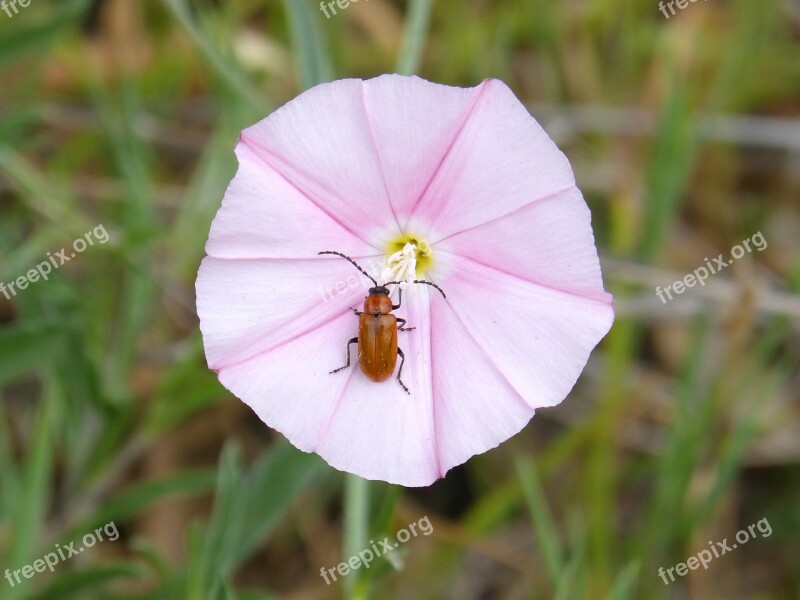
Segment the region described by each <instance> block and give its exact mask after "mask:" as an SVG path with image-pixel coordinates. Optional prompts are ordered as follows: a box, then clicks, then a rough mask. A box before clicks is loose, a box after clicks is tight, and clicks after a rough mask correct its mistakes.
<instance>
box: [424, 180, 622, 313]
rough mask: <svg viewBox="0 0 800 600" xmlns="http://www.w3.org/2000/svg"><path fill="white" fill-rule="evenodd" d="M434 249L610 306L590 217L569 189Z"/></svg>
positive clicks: (576, 193)
mask: <svg viewBox="0 0 800 600" xmlns="http://www.w3.org/2000/svg"><path fill="white" fill-rule="evenodd" d="M436 250H437V252H445V253H453V254H456V255H459V256H462V257H466V258H470V259H472V260H474V261H476V262H478V263H481V264H484V265H488V266H491V267H493V268H495V269H497V270H499V271H502V272H504V273H508V274H510V275H514V276H516V277H519V278H520V279H524V280H527V281H531V282H533V283H537V284H539V285H543V286H546V287H549V288H551V289H554V290H560V291H563V292H566V293H571V294H574V295H577V296H583V297H586V298H591V299H595V300H597V301H600V302H606V303H608V302H610V301H611V296H610V295H609V294H607V293H606V292H605V291H603V279H602V275H601V273H600V262H599V260H598V258H597V249H596V248H595V245H594V235H593V233H592V226H591V214H590V213H589V209H588V207H587V206H586V203H585V202H584V200H583V196H582V195H581V193H580V191H579V190H578V189H577V188H574V187H573V188H570V189H568V190H566V191H563V192H561V193H559V194H556V195H554V196H551V197H549V198H547V199H544V200H539V201H535V202H531V203H529V204H528V205H526V206H525V207H523V208H521V209H519V210H516V211H514V212H512V213H511V214H509V215H506V216H504V217H501V218H499V219H496V220H494V221H490V222H488V223H485V224H482V225H478V226H476V227H474V228H472V229H469V230H467V231H463V232H461V233H457V234H454V235H452V236H451V237H449V238H448V239H446V240H444V241H442V242H439V243H437V244H436Z"/></svg>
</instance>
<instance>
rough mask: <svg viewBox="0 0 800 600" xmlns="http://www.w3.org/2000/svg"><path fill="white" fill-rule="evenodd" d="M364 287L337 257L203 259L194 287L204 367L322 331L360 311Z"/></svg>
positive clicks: (236, 360) (215, 366)
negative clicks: (336, 321) (343, 317)
mask: <svg viewBox="0 0 800 600" xmlns="http://www.w3.org/2000/svg"><path fill="white" fill-rule="evenodd" d="M365 262H366V261H365ZM368 285H369V280H367V279H366V278H365V277H363V276H362V275H361V274H360V273H358V272H357V271H356V270H355V269H353V267H352V265H350V264H349V263H348V262H347V261H345V260H341V259H337V258H331V257H317V258H314V259H308V260H297V259H295V260H264V259H253V260H232V259H219V258H215V257H210V256H209V257H206V258H205V259H204V260H203V263H202V265H201V266H200V271H199V273H198V276H197V284H196V288H197V312H198V315H199V317H200V329H201V330H202V332H203V343H204V345H205V349H206V358H207V360H208V365H209V367H211V368H212V369H216V370H220V369H222V368H224V367H226V366H231V365H233V364H237V363H239V362H242V361H244V360H247V359H249V358H252V357H253V356H256V355H259V354H264V353H267V352H269V351H271V350H272V349H274V348H276V347H278V346H280V345H283V344H286V343H288V342H289V341H291V340H292V339H294V338H296V337H300V336H302V335H303V334H305V333H306V332H308V331H311V330H313V329H316V328H320V327H323V326H326V325H327V324H328V323H330V322H331V321H333V320H334V319H336V318H338V317H339V316H340V315H342V314H343V313H344V312H350V310H349V307H350V306H354V307H360V306H361V305H362V304H363V299H364V296H365V295H366V294H365V289H366V287H367V286H368ZM351 314H352V313H351Z"/></svg>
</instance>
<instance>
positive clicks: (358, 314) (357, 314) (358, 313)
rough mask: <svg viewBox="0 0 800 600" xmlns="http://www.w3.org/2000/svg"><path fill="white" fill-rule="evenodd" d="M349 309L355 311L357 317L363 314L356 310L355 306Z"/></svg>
mask: <svg viewBox="0 0 800 600" xmlns="http://www.w3.org/2000/svg"><path fill="white" fill-rule="evenodd" d="M350 310H352V311H353V312H354V313H356V316H357V317H360V316H361V315H363V314H364V313H363V312H358V311H357V310H356V309H355V308H353V307H352V306H351V307H350Z"/></svg>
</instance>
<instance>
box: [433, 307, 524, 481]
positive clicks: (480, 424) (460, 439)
mask: <svg viewBox="0 0 800 600" xmlns="http://www.w3.org/2000/svg"><path fill="white" fill-rule="evenodd" d="M432 312H433V317H432V323H431V333H430V337H431V339H432V341H433V343H432V365H433V381H432V383H433V406H432V410H433V416H434V423H435V432H436V451H437V461H438V467H439V470H440V472H441V474H442V476H444V474H445V473H446V472H447V471H448V470H450V469H451V468H453V467H455V466H457V465H460V464H462V463H464V462H466V461H467V460H468V459H469V458H470V457H471V456H474V455H476V454H480V453H482V452H486V451H487V450H489V449H490V448H494V447H496V446H497V445H498V444H500V443H501V442H504V441H505V440H507V439H508V438H510V437H512V436H513V435H515V434H516V433H518V432H519V431H520V430H521V429H522V428H523V427H525V425H526V424H527V423H528V421H529V420H530V419H531V417H533V413H534V409H533V408H532V407H531V405H529V404H528V403H527V402H525V400H523V398H522V397H521V396H520V394H519V392H518V391H517V390H516V389H514V387H513V386H512V385H511V384H510V383H509V382H508V380H507V379H506V378H505V376H504V375H503V372H502V371H501V370H500V369H499V368H498V367H497V365H496V362H495V359H494V358H493V357H492V356H490V355H489V354H488V353H487V351H486V350H485V349H483V348H482V347H481V346H480V345H479V344H478V343H477V342H476V341H475V339H474V338H473V337H472V336H471V335H470V334H469V332H468V331H467V329H466V328H465V326H464V324H463V323H462V322H461V321H460V320H459V317H458V315H456V313H455V312H454V310H453V309H452V308H450V306H449V305H448V304H446V303H444V302H443V303H441V306H440V307H438V308H435V309H434V310H433V311H432Z"/></svg>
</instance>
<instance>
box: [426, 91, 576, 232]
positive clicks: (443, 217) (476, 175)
mask: <svg viewBox="0 0 800 600" xmlns="http://www.w3.org/2000/svg"><path fill="white" fill-rule="evenodd" d="M480 90H481V95H480V97H479V98H478V100H477V102H476V104H475V106H474V108H473V110H472V111H471V114H470V115H469V118H468V120H467V122H466V123H465V125H464V127H463V128H462V129H461V130H460V131H459V132H458V136H457V138H456V139H455V141H454V143H453V146H452V148H451V150H450V151H449V152H448V154H447V155H446V157H445V159H444V161H443V163H442V164H441V165H440V167H439V169H438V170H437V172H436V175H435V177H434V178H433V180H432V181H431V184H430V186H429V187H428V188H427V190H426V191H425V193H424V195H423V197H422V198H421V199H420V202H419V203H418V205H417V207H416V209H415V210H414V214H413V217H412V219H413V220H414V222H427V223H429V224H431V227H432V228H433V227H435V229H436V231H437V232H438V234H441V235H442V237H447V236H449V235H451V234H453V233H456V232H459V231H463V230H465V229H469V228H471V227H475V226H476V225H479V224H481V223H484V222H487V221H490V220H492V219H496V218H498V217H500V216H503V215H506V214H508V213H510V212H512V211H514V210H516V209H518V208H520V207H522V206H524V205H526V204H528V203H529V202H531V201H532V200H536V199H539V198H545V197H547V196H549V195H551V194H553V193H555V192H558V191H560V190H564V189H566V188H568V187H570V186H573V185H574V183H575V179H574V177H573V175H572V169H571V167H570V165H569V161H567V158H566V157H565V156H564V155H563V154H562V152H561V151H560V150H559V149H558V148H557V147H556V145H555V144H554V143H553V141H552V140H551V139H550V138H549V137H548V135H547V133H545V131H544V130H543V129H542V128H541V126H540V125H539V124H538V123H537V122H536V120H535V119H534V118H533V117H531V116H530V114H529V113H528V111H527V109H526V108H525V107H524V106H523V105H522V104H521V103H520V102H519V100H517V98H516V97H515V96H514V94H513V93H512V92H511V90H510V89H508V87H507V86H506V85H505V84H504V83H503V82H501V81H498V80H494V79H493V80H488V81H485V82H484V83H483V84H482V86H481V87H480ZM427 234H428V231H424V232H421V234H420V235H422V236H423V237H424V236H425V235H427Z"/></svg>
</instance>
